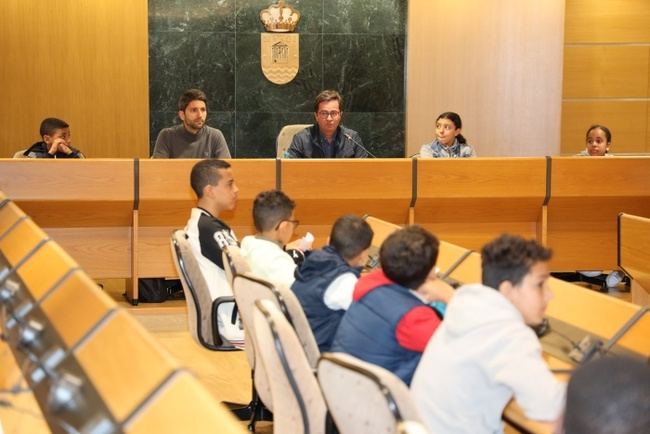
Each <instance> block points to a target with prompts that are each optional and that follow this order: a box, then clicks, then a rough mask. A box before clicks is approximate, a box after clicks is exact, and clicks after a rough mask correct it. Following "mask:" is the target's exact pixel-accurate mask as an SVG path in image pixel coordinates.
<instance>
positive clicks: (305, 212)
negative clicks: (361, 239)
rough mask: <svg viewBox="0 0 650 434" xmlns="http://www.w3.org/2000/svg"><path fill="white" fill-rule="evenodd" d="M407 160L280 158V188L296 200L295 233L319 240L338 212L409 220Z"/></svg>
mask: <svg viewBox="0 0 650 434" xmlns="http://www.w3.org/2000/svg"><path fill="white" fill-rule="evenodd" d="M411 164H412V163H411V160H410V159H381V158H377V159H359V160H322V159H314V160H290V159H284V160H282V163H281V167H282V177H281V189H282V191H283V192H285V193H286V194H287V195H288V196H289V197H290V198H291V199H293V200H294V201H295V202H296V218H298V219H299V220H300V226H299V227H298V231H297V235H298V236H303V235H304V234H305V233H306V232H308V231H309V232H311V233H312V234H314V236H315V237H316V241H315V242H314V247H320V246H322V245H324V244H325V241H326V239H327V237H328V236H329V232H330V229H331V227H332V225H333V224H334V221H335V220H336V219H337V218H338V217H340V216H342V215H344V214H356V215H358V216H363V215H366V214H370V215H372V216H374V217H376V218H379V219H382V220H385V221H388V222H390V223H393V224H396V225H404V224H407V223H408V222H409V219H408V214H409V213H408V209H409V204H410V202H411V197H412V192H413V189H412V186H411V170H412V169H411Z"/></svg>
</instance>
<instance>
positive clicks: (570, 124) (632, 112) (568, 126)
mask: <svg viewBox="0 0 650 434" xmlns="http://www.w3.org/2000/svg"><path fill="white" fill-rule="evenodd" d="M648 106H649V104H648V102H646V101H599V100H594V101H580V102H577V101H576V102H573V101H569V102H564V104H562V153H563V154H575V153H577V152H580V151H582V150H583V149H585V146H586V144H585V135H586V133H587V128H589V126H591V125H593V124H602V125H605V126H607V127H608V128H609V129H610V131H611V132H612V145H611V147H610V151H611V152H612V153H613V154H616V153H617V152H648V151H650V148H649V144H650V135H648V131H647V130H648V125H650V116H648V114H647V113H648Z"/></svg>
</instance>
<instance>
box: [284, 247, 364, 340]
mask: <svg viewBox="0 0 650 434" xmlns="http://www.w3.org/2000/svg"><path fill="white" fill-rule="evenodd" d="M360 273H361V269H360V268H353V267H350V265H348V263H347V262H346V261H345V259H343V258H342V257H341V255H339V254H338V252H337V251H336V249H334V247H332V246H325V247H324V248H322V249H321V250H316V251H313V252H311V253H310V254H309V255H307V258H306V259H305V262H304V263H303V264H302V265H301V266H300V268H298V269H297V270H296V273H295V277H296V281H295V282H294V283H293V285H292V286H291V289H292V290H293V292H294V294H296V297H297V298H298V301H299V302H300V305H301V306H302V308H303V310H304V311H305V316H307V320H308V321H309V326H310V327H311V330H312V332H313V333H314V337H315V338H316V342H317V343H318V348H319V349H320V351H321V352H325V351H329V349H330V346H331V345H332V339H333V338H334V333H336V329H337V328H338V326H339V322H340V321H341V317H342V316H343V314H344V313H345V309H347V307H348V306H349V303H350V302H352V291H353V290H354V285H355V284H356V282H357V279H358V277H359V274H360ZM341 277H343V279H341ZM331 291H338V292H342V293H343V294H339V295H338V296H337V298H339V299H341V298H344V299H349V302H348V303H347V304H344V305H342V306H336V308H333V307H332V306H331V304H330V305H328V300H327V293H328V292H331Z"/></svg>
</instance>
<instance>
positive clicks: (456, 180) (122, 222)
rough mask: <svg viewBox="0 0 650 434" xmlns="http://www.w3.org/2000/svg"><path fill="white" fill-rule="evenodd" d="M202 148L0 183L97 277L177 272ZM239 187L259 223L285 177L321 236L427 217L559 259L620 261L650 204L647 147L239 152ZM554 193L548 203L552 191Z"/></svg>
mask: <svg viewBox="0 0 650 434" xmlns="http://www.w3.org/2000/svg"><path fill="white" fill-rule="evenodd" d="M195 162H196V160H130V159H124V160H108V159H107V160H103V159H99V160H90V159H88V160H76V161H66V160H56V161H55V160H47V161H45V160H29V159H22V160H11V159H0V190H1V191H3V192H4V193H5V194H6V195H7V196H8V197H10V198H12V199H13V200H14V201H16V203H17V204H18V205H19V206H21V207H23V208H24V209H25V210H26V211H27V212H28V214H30V215H31V216H32V218H33V219H34V220H35V221H36V222H37V223H38V224H39V225H40V226H41V227H43V228H45V230H46V232H47V233H48V234H49V235H50V236H51V237H52V238H53V239H55V240H56V241H57V242H59V243H60V244H61V245H62V246H63V247H64V248H65V249H66V251H68V252H69V253H70V255H71V256H72V257H73V258H74V259H75V260H76V261H77V262H78V263H79V264H81V266H82V267H83V268H84V269H85V270H87V272H88V273H89V274H90V275H91V276H92V277H93V278H130V279H131V282H130V286H129V289H128V291H127V292H129V295H130V296H131V297H132V298H136V299H137V284H136V282H137V278H138V277H161V276H166V277H174V275H175V270H174V267H173V264H172V259H171V254H170V251H169V246H168V244H169V233H170V231H171V229H173V228H180V227H183V226H184V225H185V223H186V221H187V219H188V217H189V212H190V208H191V207H192V206H193V205H194V203H195V198H194V194H193V192H192V191H191V189H190V187H189V172H190V169H191V167H192V165H193V164H194V163H195ZM231 163H232V164H233V169H234V174H235V179H236V182H237V183H238V185H239V188H240V195H239V203H238V206H237V209H236V210H235V211H234V212H233V213H227V214H225V215H223V216H222V217H223V218H224V219H225V221H227V222H229V223H230V224H231V226H232V227H233V228H234V229H235V231H236V233H237V235H238V236H239V237H240V238H241V237H243V236H245V235H248V234H251V233H252V232H253V229H252V224H251V220H252V218H251V215H250V214H251V206H252V200H253V198H254V197H255V195H256V194H257V193H259V192H260V191H262V190H268V189H272V188H276V187H279V188H281V189H282V190H283V191H285V192H286V193H287V194H288V195H289V196H290V197H292V198H293V199H294V200H295V201H296V203H297V207H296V215H297V217H298V219H300V220H301V225H300V227H299V228H298V231H297V234H296V236H297V237H299V236H302V235H304V234H305V232H307V231H310V232H312V233H314V235H315V236H316V243H315V246H320V245H322V244H323V243H324V242H325V239H326V237H327V235H328V233H329V228H330V226H331V224H332V223H333V221H334V220H335V218H336V217H338V216H340V215H343V214H346V213H355V214H358V215H364V214H371V215H373V216H376V217H379V218H381V219H384V220H387V221H390V222H391V223H394V224H397V225H404V224H407V223H418V224H421V225H423V226H425V227H427V228H429V229H431V230H433V232H434V233H436V235H437V236H438V237H439V238H440V239H443V240H446V241H448V242H450V243H453V244H455V245H458V246H463V248H467V249H471V250H475V251H478V249H479V248H480V246H481V245H482V244H484V243H485V242H487V241H489V240H490V239H493V238H494V237H496V236H498V235H499V234H501V233H503V232H510V233H515V234H519V235H523V236H527V237H535V238H537V240H539V241H541V242H545V243H546V244H547V245H548V246H550V247H551V248H553V249H554V251H555V255H554V260H553V262H552V265H551V266H552V268H553V270H554V271H574V270H576V269H613V268H616V266H617V261H616V215H617V214H618V213H619V212H621V211H626V212H634V213H636V214H639V215H642V216H647V217H650V177H649V176H647V174H648V173H650V157H615V158H614V157H612V158H603V159H599V158H573V157H553V158H544V157H539V158H503V159H496V158H478V159H462V160H461V159H439V160H411V159H366V160H307V161H306V160H231ZM545 203H546V205H545Z"/></svg>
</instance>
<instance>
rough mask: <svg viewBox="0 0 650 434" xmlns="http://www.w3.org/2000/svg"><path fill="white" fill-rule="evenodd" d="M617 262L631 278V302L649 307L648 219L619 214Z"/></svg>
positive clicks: (649, 231)
mask: <svg viewBox="0 0 650 434" xmlns="http://www.w3.org/2000/svg"><path fill="white" fill-rule="evenodd" d="M617 262H618V266H619V267H620V268H621V269H623V270H624V271H625V272H626V273H627V274H628V275H629V276H630V277H631V278H632V302H634V303H636V304H639V305H641V306H647V305H650V218H644V217H639V216H634V215H630V214H623V213H621V214H619V216H618V261H617Z"/></svg>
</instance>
